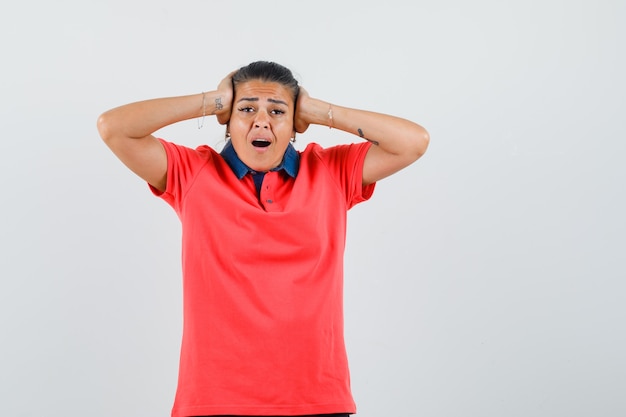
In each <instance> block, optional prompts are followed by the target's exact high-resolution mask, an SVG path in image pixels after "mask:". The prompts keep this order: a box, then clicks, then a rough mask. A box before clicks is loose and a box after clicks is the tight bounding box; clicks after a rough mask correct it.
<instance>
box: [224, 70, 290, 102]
mask: <svg viewBox="0 0 626 417" xmlns="http://www.w3.org/2000/svg"><path fill="white" fill-rule="evenodd" d="M253 80H259V81H263V82H274V83H278V84H281V85H284V86H285V87H287V88H289V89H290V90H291V93H292V96H293V102H294V104H295V103H296V101H297V99H298V92H299V91H300V87H299V86H298V80H296V79H295V78H294V77H293V74H292V73H291V71H290V70H289V69H288V68H286V67H283V66H282V65H280V64H277V63H275V62H269V61H256V62H253V63H251V64H248V65H246V66H245V67H241V68H239V70H237V72H235V73H234V74H233V88H236V87H237V84H239V83H245V82H247V81H253Z"/></svg>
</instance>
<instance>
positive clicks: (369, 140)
mask: <svg viewBox="0 0 626 417" xmlns="http://www.w3.org/2000/svg"><path fill="white" fill-rule="evenodd" d="M357 131H358V132H359V136H361V137H362V138H363V139H365V140H366V141H368V142H372V143H373V144H374V145H376V146H378V142H377V141H375V140H372V139H368V138H366V137H365V133H363V130H361V128H358V129H357Z"/></svg>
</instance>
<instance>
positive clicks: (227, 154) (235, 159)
mask: <svg viewBox="0 0 626 417" xmlns="http://www.w3.org/2000/svg"><path fill="white" fill-rule="evenodd" d="M220 155H222V158H224V160H225V161H226V163H227V164H228V166H230V168H231V169H232V170H233V172H234V173H235V175H236V176H237V178H239V179H242V178H243V177H244V176H245V175H246V174H247V173H249V172H251V173H255V171H254V170H252V169H250V168H249V167H248V166H247V165H246V164H244V163H243V161H242V160H241V159H239V156H238V155H237V153H236V152H235V148H234V146H233V144H232V142H231V141H230V140H229V141H228V142H226V146H224V149H222V152H220ZM299 168H300V154H299V153H298V151H296V149H295V148H294V147H293V145H291V143H290V144H289V145H288V146H287V150H286V151H285V156H284V157H283V160H282V162H281V163H280V165H278V166H277V167H276V168H273V169H271V171H280V170H281V169H282V170H284V171H285V172H286V173H287V174H288V175H289V176H290V177H292V178H296V176H297V175H298V169H299Z"/></svg>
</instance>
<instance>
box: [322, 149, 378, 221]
mask: <svg viewBox="0 0 626 417" xmlns="http://www.w3.org/2000/svg"><path fill="white" fill-rule="evenodd" d="M371 146H372V144H371V143H370V142H363V143H352V144H348V145H337V146H332V147H329V148H326V149H321V151H320V154H319V155H320V158H321V159H322V161H323V162H324V164H325V165H326V166H327V167H328V169H329V171H330V172H331V174H332V175H333V176H334V177H335V178H336V180H337V184H338V185H339V187H340V188H341V189H342V191H343V192H344V194H345V197H346V205H347V207H348V209H350V208H352V207H353V206H355V205H356V204H358V203H361V202H363V201H367V200H369V199H370V198H371V197H372V195H373V193H374V188H375V186H376V183H373V184H369V185H367V186H363V165H364V163H365V156H366V155H367V151H368V150H369V148H370V147H371Z"/></svg>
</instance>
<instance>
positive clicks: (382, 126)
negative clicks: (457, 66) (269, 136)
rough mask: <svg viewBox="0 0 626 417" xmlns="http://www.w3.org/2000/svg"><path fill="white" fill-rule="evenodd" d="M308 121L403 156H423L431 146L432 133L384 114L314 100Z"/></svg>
mask: <svg viewBox="0 0 626 417" xmlns="http://www.w3.org/2000/svg"><path fill="white" fill-rule="evenodd" d="M307 104H308V106H307V109H308V111H307V114H306V116H305V117H306V118H307V119H308V121H309V123H311V124H319V125H324V126H329V127H331V128H333V129H339V130H343V131H345V132H348V133H352V134H354V135H357V136H359V137H361V138H362V139H365V140H368V141H370V142H372V143H373V144H374V145H376V146H378V147H380V148H381V150H383V151H385V152H387V153H390V154H393V155H400V154H406V153H407V152H412V153H415V154H417V155H418V157H419V156H420V155H422V154H423V153H424V152H425V151H426V147H427V146H428V133H427V132H426V130H425V129H424V128H423V127H422V126H420V125H418V124H417V123H414V122H411V121H409V120H406V119H403V118H400V117H396V116H391V115H387V114H382V113H375V112H371V111H366V110H358V109H352V108H348V107H342V106H338V105H335V104H330V103H327V102H324V101H321V100H316V99H311V101H310V102H309V103H307Z"/></svg>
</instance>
